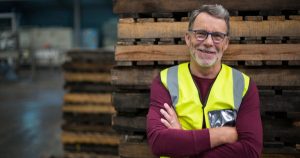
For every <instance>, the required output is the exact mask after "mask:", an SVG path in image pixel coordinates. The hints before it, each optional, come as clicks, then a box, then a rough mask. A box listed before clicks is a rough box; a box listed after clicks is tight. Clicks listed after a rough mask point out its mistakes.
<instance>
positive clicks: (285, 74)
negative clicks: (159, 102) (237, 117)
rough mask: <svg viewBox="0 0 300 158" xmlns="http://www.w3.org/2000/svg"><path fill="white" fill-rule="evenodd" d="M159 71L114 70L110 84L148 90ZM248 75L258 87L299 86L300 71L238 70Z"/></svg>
mask: <svg viewBox="0 0 300 158" xmlns="http://www.w3.org/2000/svg"><path fill="white" fill-rule="evenodd" d="M160 70H161V69H151V68H127V69H125V68H120V69H118V68H115V69H113V70H112V84H113V85H116V86H143V87H144V88H149V87H150V84H151V82H152V80H153V79H154V77H156V76H157V75H158V73H159V72H160ZM239 70H240V71H242V72H244V73H246V74H247V75H249V76H250V77H251V78H252V79H253V80H254V81H255V82H256V84H257V85H258V86H300V69H297V68H278V69H272V68H260V69H256V68H249V69H244V68H243V69H239Z"/></svg>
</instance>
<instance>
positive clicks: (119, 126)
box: [112, 116, 146, 132]
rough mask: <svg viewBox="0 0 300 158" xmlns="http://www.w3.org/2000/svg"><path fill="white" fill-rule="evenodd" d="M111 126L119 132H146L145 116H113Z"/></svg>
mask: <svg viewBox="0 0 300 158" xmlns="http://www.w3.org/2000/svg"><path fill="white" fill-rule="evenodd" d="M112 126H113V128H114V129H116V130H117V131H119V132H128V131H129V132H146V117H143V116H137V117H124V116H114V117H113V125H112Z"/></svg>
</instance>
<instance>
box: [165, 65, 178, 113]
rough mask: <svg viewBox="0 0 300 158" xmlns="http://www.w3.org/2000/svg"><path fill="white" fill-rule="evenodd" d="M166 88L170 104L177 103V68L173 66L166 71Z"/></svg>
mask: <svg viewBox="0 0 300 158" xmlns="http://www.w3.org/2000/svg"><path fill="white" fill-rule="evenodd" d="M167 86H168V89H169V92H170V95H171V99H172V104H173V107H174V108H175V105H176V104H177V102H178V97H179V92H178V66H173V67H170V68H169V69H168V74H167Z"/></svg>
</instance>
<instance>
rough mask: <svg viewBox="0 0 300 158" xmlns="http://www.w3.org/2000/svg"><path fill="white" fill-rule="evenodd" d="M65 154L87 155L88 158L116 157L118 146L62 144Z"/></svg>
mask: <svg viewBox="0 0 300 158" xmlns="http://www.w3.org/2000/svg"><path fill="white" fill-rule="evenodd" d="M63 148H64V151H65V152H68V153H78V154H79V153H88V154H91V155H89V157H88V158H94V157H92V156H94V155H96V154H97V155H107V156H108V155H114V156H116V155H118V146H116V145H102V144H86V143H75V144H70V143H68V144H63Z"/></svg>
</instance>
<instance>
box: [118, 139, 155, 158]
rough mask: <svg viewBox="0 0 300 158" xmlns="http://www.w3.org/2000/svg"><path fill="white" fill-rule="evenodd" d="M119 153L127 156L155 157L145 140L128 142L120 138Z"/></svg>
mask: <svg viewBox="0 0 300 158" xmlns="http://www.w3.org/2000/svg"><path fill="white" fill-rule="evenodd" d="M119 155H120V156H121V157H126V158H127V157H128V158H156V156H154V155H153V154H152V152H151V151H150V147H149V145H148V144H147V142H146V141H142V142H130V141H127V140H126V139H122V140H121V143H120V145H119Z"/></svg>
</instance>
